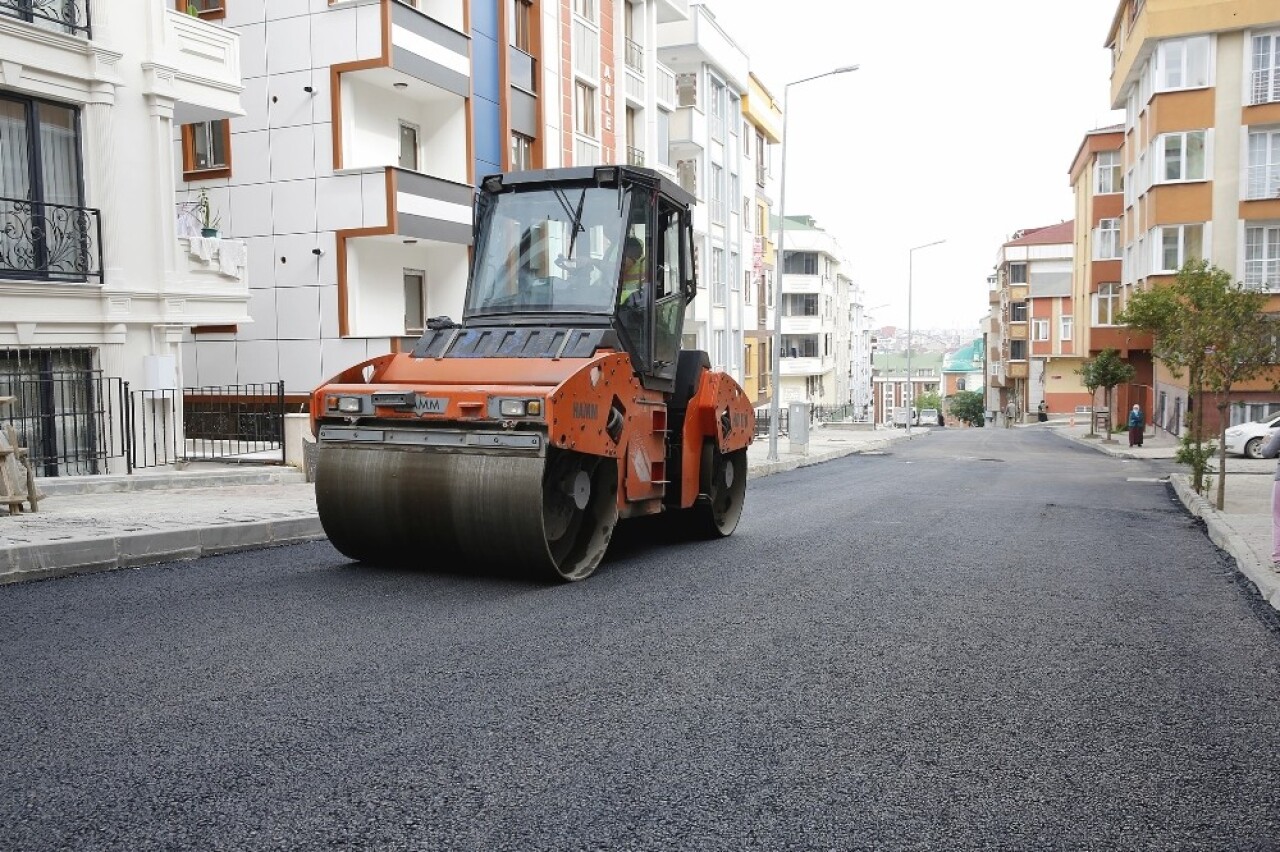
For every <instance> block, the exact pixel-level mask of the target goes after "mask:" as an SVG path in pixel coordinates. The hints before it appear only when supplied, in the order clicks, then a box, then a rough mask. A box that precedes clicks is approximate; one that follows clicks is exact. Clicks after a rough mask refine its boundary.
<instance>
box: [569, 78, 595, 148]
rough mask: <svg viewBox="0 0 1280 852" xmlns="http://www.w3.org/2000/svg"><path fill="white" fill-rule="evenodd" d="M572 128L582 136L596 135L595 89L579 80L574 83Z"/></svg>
mask: <svg viewBox="0 0 1280 852" xmlns="http://www.w3.org/2000/svg"><path fill="white" fill-rule="evenodd" d="M573 129H574V130H576V131H578V132H579V133H581V134H582V135H583V136H595V135H596V90H595V89H594V88H593V87H591V86H589V85H587V84H586V83H584V82H582V81H581V80H578V81H577V82H576V83H575V84H574V99H573Z"/></svg>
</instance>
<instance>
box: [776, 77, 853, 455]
mask: <svg viewBox="0 0 1280 852" xmlns="http://www.w3.org/2000/svg"><path fill="white" fill-rule="evenodd" d="M857 70H858V66H857V65H846V66H844V67H842V68H833V69H831V70H830V71H826V72H823V73H822V74H815V75H813V76H812V77H805V78H804V79H803V80H793V81H792V82H790V83H788V84H787V85H785V86H783V87H782V154H781V157H782V168H781V173H780V174H779V175H778V249H777V252H778V259H777V261H776V263H775V264H774V278H773V393H771V394H770V395H769V396H770V400H769V456H768V460H769V461H777V460H778V397H779V396H781V395H782V270H783V267H784V266H785V265H786V260H787V253H786V251H785V250H784V249H783V246H782V238H783V234H784V233H785V232H786V225H785V222H786V217H787V119H788V118H790V117H791V110H789V109H788V108H787V93H788V92H789V91H790V90H791V87H792V86H798V85H800V84H801V83H808V82H809V81H810V80H820V79H822V78H823V77H831V76H833V75H835V74H848V73H849V72H850V71H857Z"/></svg>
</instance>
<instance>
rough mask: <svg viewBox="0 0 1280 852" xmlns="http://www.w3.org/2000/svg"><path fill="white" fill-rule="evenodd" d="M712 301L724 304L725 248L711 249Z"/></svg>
mask: <svg viewBox="0 0 1280 852" xmlns="http://www.w3.org/2000/svg"><path fill="white" fill-rule="evenodd" d="M711 302H712V304H716V305H723V304H724V249H722V248H713V249H712V250H711Z"/></svg>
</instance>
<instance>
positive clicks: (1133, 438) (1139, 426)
mask: <svg viewBox="0 0 1280 852" xmlns="http://www.w3.org/2000/svg"><path fill="white" fill-rule="evenodd" d="M1146 428H1147V418H1146V417H1145V416H1143V414H1142V406H1140V405H1138V404H1137V403H1136V402H1135V403H1134V404H1133V408H1132V409H1131V410H1130V411H1129V446H1131V447H1141V446H1142V432H1143V430H1145V429H1146Z"/></svg>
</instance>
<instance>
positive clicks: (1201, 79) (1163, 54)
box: [1155, 36, 1209, 91]
mask: <svg viewBox="0 0 1280 852" xmlns="http://www.w3.org/2000/svg"><path fill="white" fill-rule="evenodd" d="M1155 74H1156V90H1157V91H1166V90H1168V89H1199V88H1203V87H1204V86H1207V85H1209V37H1208V36H1196V37H1194V38H1179V39H1170V40H1169V41H1165V42H1161V44H1160V48H1159V49H1158V50H1157V51H1156V64H1155Z"/></svg>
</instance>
